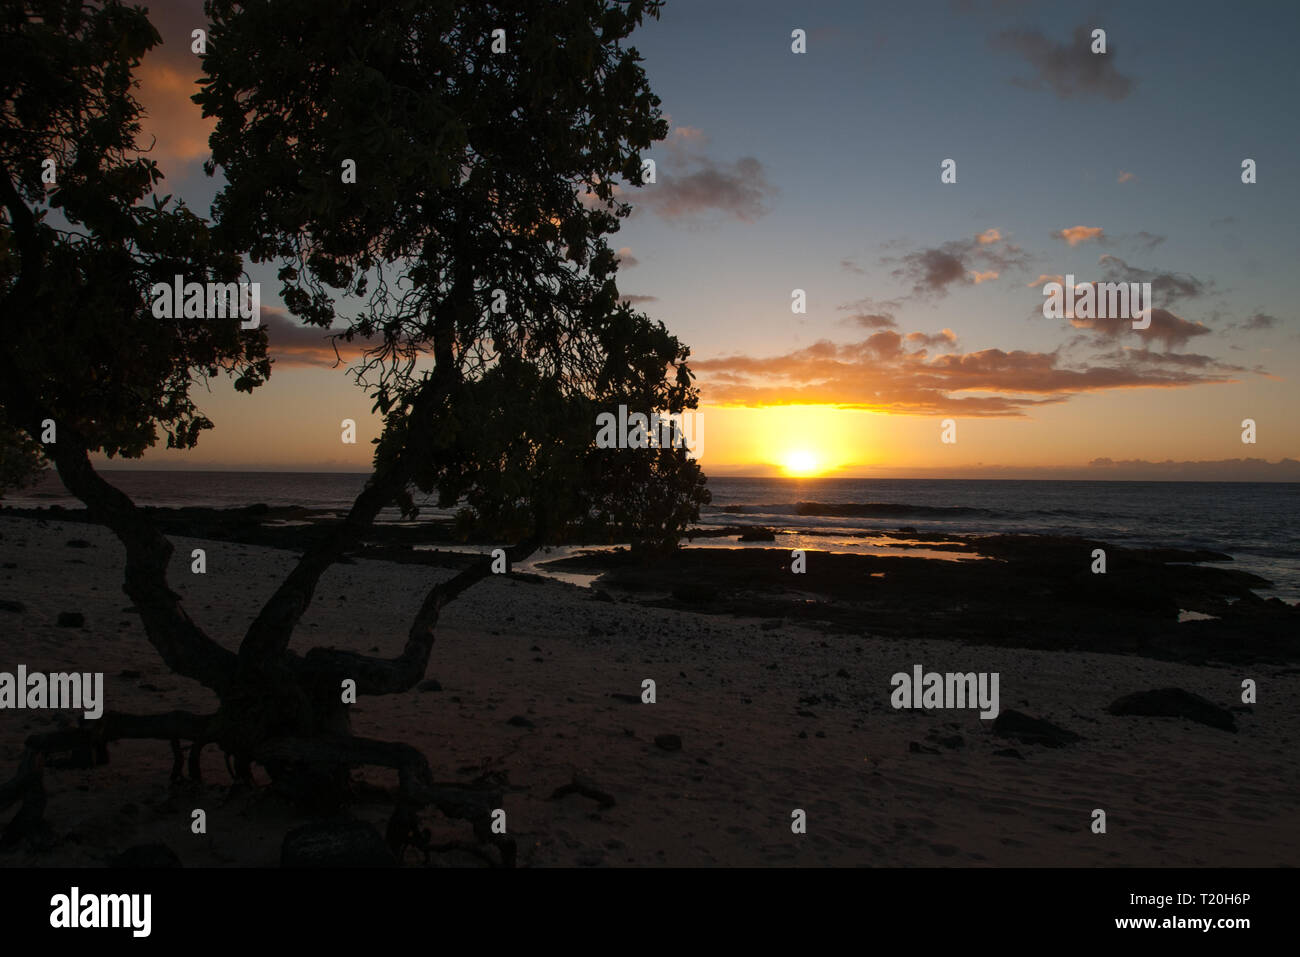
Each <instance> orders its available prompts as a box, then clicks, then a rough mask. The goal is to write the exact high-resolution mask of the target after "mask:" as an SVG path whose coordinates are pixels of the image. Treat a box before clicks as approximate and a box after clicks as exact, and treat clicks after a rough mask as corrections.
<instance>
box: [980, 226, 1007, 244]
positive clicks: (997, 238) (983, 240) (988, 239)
mask: <svg viewBox="0 0 1300 957" xmlns="http://www.w3.org/2000/svg"><path fill="white" fill-rule="evenodd" d="M975 240H976V242H978V243H979V244H980V245H981V246H987V245H988V244H989V243H996V242H1001V240H1002V234H1001V233H1000V232H998V231H997V230H996V229H986V230H984V232H982V233H980V234H979V235H978V236H976V237H975Z"/></svg>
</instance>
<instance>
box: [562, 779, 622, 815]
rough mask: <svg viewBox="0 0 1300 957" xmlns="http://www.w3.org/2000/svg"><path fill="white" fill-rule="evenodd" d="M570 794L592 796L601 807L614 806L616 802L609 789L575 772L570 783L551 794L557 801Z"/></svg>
mask: <svg viewBox="0 0 1300 957" xmlns="http://www.w3.org/2000/svg"><path fill="white" fill-rule="evenodd" d="M569 794H581V795H582V796H583V797H586V798H591V799H592V800H593V801H595V802H596V803H597V804H599V805H600V806H601V807H613V806H614V803H615V802H614V797H613V795H611V794H610V793H609V792H608V791H602V790H601V789H600V788H598V787H597V786H596V784H595V782H593V781H592V780H591V779H590V778H585V777H582V776H581V775H579V774H575V775H574V776H573V781H572V782H570V783H569V784H565V785H563V786H562V787H558V788H556V789H555V791H554V792H553V793H552V794H551V800H552V801H556V800H559V799H560V798H562V797H565V796H567V795H569Z"/></svg>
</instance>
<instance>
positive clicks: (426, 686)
mask: <svg viewBox="0 0 1300 957" xmlns="http://www.w3.org/2000/svg"><path fill="white" fill-rule="evenodd" d="M415 687H416V690H418V691H441V690H442V684H441V683H440V682H439V681H438V679H437V678H425V679H424V680H423V681H421V682H420V683H419V684H418V685H416V686H415Z"/></svg>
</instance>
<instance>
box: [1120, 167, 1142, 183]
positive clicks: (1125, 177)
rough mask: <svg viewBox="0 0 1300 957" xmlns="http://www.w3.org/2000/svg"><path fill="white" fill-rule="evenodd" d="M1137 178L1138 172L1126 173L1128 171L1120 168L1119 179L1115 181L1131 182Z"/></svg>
mask: <svg viewBox="0 0 1300 957" xmlns="http://www.w3.org/2000/svg"><path fill="white" fill-rule="evenodd" d="M1136 179H1137V173H1126V172H1124V171H1123V170H1120V171H1119V179H1117V180H1116V181H1115V182H1117V183H1131V182H1133V181H1134V180H1136Z"/></svg>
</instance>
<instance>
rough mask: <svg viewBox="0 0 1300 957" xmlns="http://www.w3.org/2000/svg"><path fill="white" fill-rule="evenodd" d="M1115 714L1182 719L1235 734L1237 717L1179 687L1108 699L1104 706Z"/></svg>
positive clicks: (1138, 692) (1139, 692)
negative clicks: (1108, 703)
mask: <svg viewBox="0 0 1300 957" xmlns="http://www.w3.org/2000/svg"><path fill="white" fill-rule="evenodd" d="M1106 710H1107V711H1108V712H1109V713H1110V714H1115V715H1125V714H1128V715H1139V716H1141V717H1157V718H1186V719H1187V720H1188V721H1196V722H1199V723H1200V724H1208V725H1209V726H1210V727H1211V728H1218V729H1219V730H1221V731H1231V732H1232V733H1233V734H1236V733H1237V719H1236V718H1234V717H1233V716H1232V712H1231V711H1229V710H1227V709H1226V708H1220V707H1219V706H1218V705H1217V704H1215V703H1214V702H1213V701H1209V700H1207V699H1205V698H1202V697H1201V696H1200V695H1198V694H1192V692H1190V691H1184V690H1183V689H1182V688H1158V689H1155V690H1152V691H1137V692H1134V693H1133V694H1130V695H1125V696H1124V697H1122V698H1119V699H1118V700H1116V701H1113V702H1111V705H1110V707H1108V708H1107V709H1106Z"/></svg>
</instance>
